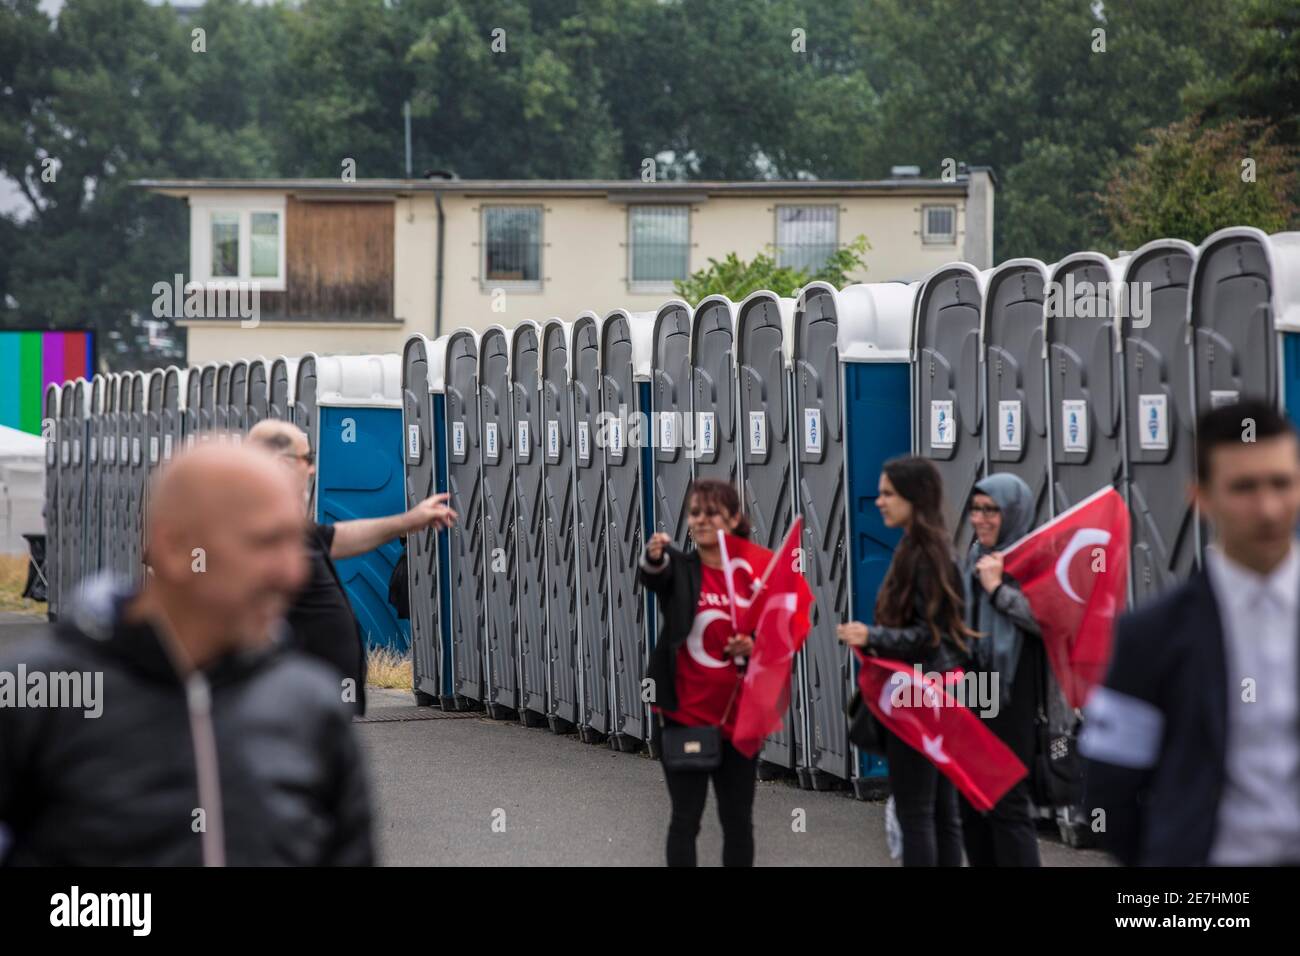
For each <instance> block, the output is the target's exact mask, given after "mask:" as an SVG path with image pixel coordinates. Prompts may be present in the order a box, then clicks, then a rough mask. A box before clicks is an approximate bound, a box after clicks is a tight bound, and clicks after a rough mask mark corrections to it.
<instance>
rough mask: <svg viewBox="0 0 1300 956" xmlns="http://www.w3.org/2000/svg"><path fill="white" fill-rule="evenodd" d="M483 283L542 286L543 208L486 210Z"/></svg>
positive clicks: (500, 207) (524, 207)
mask: <svg viewBox="0 0 1300 956" xmlns="http://www.w3.org/2000/svg"><path fill="white" fill-rule="evenodd" d="M483 281H484V283H495V282H508V283H510V284H512V285H514V286H516V287H518V286H532V287H535V288H541V285H542V207H541V206H484V207H483Z"/></svg>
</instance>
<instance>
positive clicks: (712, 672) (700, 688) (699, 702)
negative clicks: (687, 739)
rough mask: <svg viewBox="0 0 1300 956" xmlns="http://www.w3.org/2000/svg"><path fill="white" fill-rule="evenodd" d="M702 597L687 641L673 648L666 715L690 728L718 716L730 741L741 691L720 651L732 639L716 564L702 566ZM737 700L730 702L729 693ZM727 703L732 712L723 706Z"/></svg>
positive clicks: (727, 605) (737, 676)
mask: <svg viewBox="0 0 1300 956" xmlns="http://www.w3.org/2000/svg"><path fill="white" fill-rule="evenodd" d="M700 572H701V574H700V600H699V603H698V604H696V606H695V624H694V626H693V627H692V628H691V633H690V636H689V637H688V638H687V639H686V644H685V645H684V646H683V647H681V648H679V649H678V651H677V709H676V710H674V711H664V716H665V717H668V718H669V719H671V720H675V721H677V722H678V723H680V724H686V725H687V726H689V727H707V726H717V725H718V724H720V723H722V715H723V714H724V713H725V714H726V715H727V722H726V723H725V724H722V735H723V736H724V737H726V738H727V739H728V740H730V739H731V732H732V730H734V729H735V726H736V705H737V704H738V703H739V698H740V694H739V691H738V690H737V685H739V683H740V679H741V678H740V671H739V670H738V669H737V667H736V665H735V663H733V661H732V659H731V658H730V657H724V656H723V655H722V651H723V648H725V647H726V646H727V641H728V640H729V639H730V638H731V635H732V627H731V601H730V600H728V598H727V582H726V578H724V577H723V575H722V570H721V569H720V568H710V567H705V566H704V565H701V566H700ZM733 693H734V694H735V695H736V698H737V699H736V701H735V702H731V695H732V694H733ZM729 702H731V710H730V711H728V710H727V704H728V703H729Z"/></svg>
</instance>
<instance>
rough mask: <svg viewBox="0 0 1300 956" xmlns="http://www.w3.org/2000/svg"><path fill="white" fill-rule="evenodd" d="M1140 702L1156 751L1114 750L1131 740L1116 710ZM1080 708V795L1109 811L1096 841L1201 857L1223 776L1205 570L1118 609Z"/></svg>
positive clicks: (1215, 640)
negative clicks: (1107, 657) (1093, 686)
mask: <svg viewBox="0 0 1300 956" xmlns="http://www.w3.org/2000/svg"><path fill="white" fill-rule="evenodd" d="M1296 679H1297V681H1300V674H1298V675H1296ZM1106 692H1110V693H1106ZM1112 694H1114V695H1120V696H1118V699H1117V703H1118V705H1119V707H1120V710H1119V711H1114V710H1113V708H1112V712H1115V713H1118V714H1119V719H1117V720H1112V719H1110V718H1109V717H1108V716H1107V715H1106V714H1104V713H1103V711H1102V707H1103V706H1104V705H1105V704H1107V703H1108V702H1109V701H1110V700H1115V699H1116V698H1114V697H1112V696H1111V695H1112ZM1147 707H1154V708H1155V709H1156V711H1158V712H1159V715H1160V719H1161V723H1162V725H1163V726H1162V729H1161V732H1160V734H1159V736H1158V741H1159V742H1158V748H1157V749H1156V750H1155V752H1154V757H1152V758H1150V759H1147V760H1130V759H1129V758H1128V757H1125V758H1123V759H1120V758H1119V757H1117V756H1116V755H1115V754H1114V747H1115V746H1120V747H1122V748H1125V749H1126V748H1128V747H1130V746H1131V741H1132V738H1133V737H1134V735H1135V730H1134V722H1133V721H1132V720H1131V719H1130V720H1126V719H1124V716H1123V711H1124V710H1129V711H1132V710H1133V709H1134V708H1137V709H1138V710H1139V712H1140V711H1141V710H1142V709H1144V708H1147ZM1087 717H1088V719H1087V720H1085V721H1084V731H1083V736H1082V738H1081V739H1080V747H1079V749H1080V752H1081V753H1083V755H1084V756H1085V757H1087V758H1088V761H1087V764H1086V768H1085V778H1084V780H1085V783H1084V793H1085V796H1084V804H1083V805H1084V806H1085V807H1089V808H1097V809H1102V810H1104V811H1105V812H1106V817H1105V820H1106V829H1105V831H1104V832H1103V833H1102V834H1101V838H1102V844H1103V845H1104V846H1105V847H1106V848H1107V849H1108V850H1110V851H1111V852H1112V853H1114V854H1115V856H1116V857H1118V858H1119V859H1120V861H1121V862H1123V863H1126V864H1129V865H1139V866H1201V865H1204V864H1206V863H1208V862H1209V858H1210V852H1211V850H1212V849H1213V846H1214V839H1215V833H1216V827H1217V825H1218V818H1219V801H1220V799H1221V797H1222V794H1223V788H1224V783H1225V780H1226V769H1225V766H1226V760H1227V724H1228V687H1227V661H1226V656H1225V650H1224V635H1223V625H1222V623H1221V619H1220V617H1219V608H1218V602H1217V601H1216V600H1215V597H1214V591H1213V589H1212V588H1211V586H1210V579H1209V576H1208V575H1207V574H1206V573H1205V571H1204V570H1201V571H1197V572H1196V573H1195V574H1193V575H1192V576H1191V577H1190V578H1188V579H1187V580H1186V581H1184V582H1183V583H1181V584H1180V585H1178V586H1177V587H1175V588H1173V589H1172V590H1170V591H1169V592H1168V593H1167V594H1164V595H1162V596H1161V597H1159V598H1158V599H1156V600H1155V601H1153V602H1152V603H1151V604H1149V605H1147V606H1145V607H1142V608H1139V609H1138V610H1136V611H1134V612H1132V613H1130V614H1126V615H1125V616H1124V617H1122V618H1121V619H1120V621H1119V623H1118V625H1117V626H1116V630H1115V644H1114V650H1113V652H1112V656H1111V663H1110V669H1109V671H1108V673H1107V675H1106V680H1105V683H1104V684H1103V685H1102V688H1099V689H1098V690H1097V691H1095V692H1094V694H1093V697H1092V698H1091V699H1090V700H1089V702H1088V708H1087ZM1108 752H1110V753H1109V757H1110V759H1104V758H1105V757H1106V756H1107V755H1108ZM1117 761H1118V762H1117ZM1125 763H1127V764H1130V765H1121V764H1125ZM1133 763H1138V764H1148V765H1146V766H1141V765H1138V766H1134V765H1131V764H1133Z"/></svg>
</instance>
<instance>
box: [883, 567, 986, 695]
mask: <svg viewBox="0 0 1300 956" xmlns="http://www.w3.org/2000/svg"><path fill="white" fill-rule="evenodd" d="M928 578H929V576H928V575H927V574H926V573H925V572H924V571H921V572H919V573H918V575H917V585H916V587H914V588H913V589H912V619H911V620H910V621H909V622H908V623H907V624H904V625H902V626H900V627H888V626H886V625H883V624H872V625H870V627H869V628H868V630H869V634H868V637H867V646H866V648H865V650H866V652H867V653H868V654H874V655H876V656H877V657H886V658H889V659H891V660H897V661H903V662H905V663H908V664H920V665H921V667H922V668H923V669H924V670H925V671H927V672H931V671H932V672H935V673H940V674H942V673H945V672H947V671H953V670H957V669H959V668H965V667H969V666H970V655H969V654H968V653H967V652H966V651H963V650H962V649H961V647H959V646H958V644H957V642H956V640H954V636H953V635H951V634H948V633H946V632H945V633H943V634H941V635H940V639H939V644H938V646H936V645H935V643H934V635H933V633H931V631H930V625H929V624H928V623H927V622H926V620H925V601H926V599H925V592H926V590H927V585H928ZM949 583H950V584H951V585H952V586H953V588H954V589H955V590H956V592H957V594H958V600H959V601H960V600H961V599H960V595H961V593H962V585H961V572H960V571H959V570H958V569H957V564H956V562H953V564H952V567H951V569H950V570H949ZM964 604H965V602H964V601H962V602H961V603H960V604H958V606H957V619H958V620H963V621H964V620H965V617H966V615H965V607H964ZM972 640H973V638H972ZM967 644H968V646H969V641H968V642H967Z"/></svg>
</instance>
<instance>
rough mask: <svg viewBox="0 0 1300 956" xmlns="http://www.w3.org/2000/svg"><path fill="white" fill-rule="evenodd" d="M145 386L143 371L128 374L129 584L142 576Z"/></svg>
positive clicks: (137, 580) (127, 573) (145, 472)
mask: <svg viewBox="0 0 1300 956" xmlns="http://www.w3.org/2000/svg"><path fill="white" fill-rule="evenodd" d="M146 385H147V379H146V378H145V374H144V373H143V372H138V371H137V372H132V373H131V380H130V394H131V405H130V410H131V418H130V435H131V445H130V447H131V452H130V459H129V461H128V464H127V495H126V504H127V510H126V518H127V526H126V535H125V536H126V568H125V574H126V577H127V579H128V580H129V581H130V582H131V583H132V584H133V585H134V584H138V583H139V582H140V581H141V579H142V578H143V577H144V507H145V488H146V481H147V478H148V467H149V466H148V462H147V459H146V449H145V447H144V446H145V441H146V440H147V438H148V435H149V427H148V418H147V416H148V405H147V395H146Z"/></svg>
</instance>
